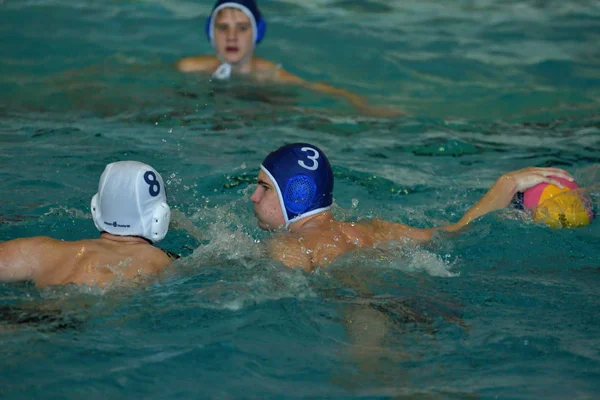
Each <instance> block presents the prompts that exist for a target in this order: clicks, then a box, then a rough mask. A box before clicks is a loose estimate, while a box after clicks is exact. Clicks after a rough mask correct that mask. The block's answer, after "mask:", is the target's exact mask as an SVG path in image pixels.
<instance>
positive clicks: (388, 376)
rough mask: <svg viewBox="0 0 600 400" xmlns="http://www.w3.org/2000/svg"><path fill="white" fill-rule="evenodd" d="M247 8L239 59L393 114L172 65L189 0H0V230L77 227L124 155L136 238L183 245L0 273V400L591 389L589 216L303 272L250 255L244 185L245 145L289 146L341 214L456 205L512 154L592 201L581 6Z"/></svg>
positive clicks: (588, 49)
mask: <svg viewBox="0 0 600 400" xmlns="http://www.w3.org/2000/svg"><path fill="white" fill-rule="evenodd" d="M259 4H260V7H261V9H262V11H263V13H264V15H265V18H266V19H267V23H268V31H267V36H266V38H265V40H264V42H263V43H261V44H260V46H259V47H258V49H257V54H258V55H259V56H261V57H264V58H267V59H269V60H272V61H274V62H278V63H281V64H282V65H283V66H284V68H285V69H286V70H288V71H290V72H291V73H294V74H296V75H299V76H301V77H303V78H304V79H307V80H310V81H323V82H327V83H329V84H332V85H334V86H336V87H342V88H346V89H349V90H352V91H354V92H356V93H359V94H361V95H363V96H365V97H367V98H368V99H369V101H370V103H372V104H374V105H382V106H391V107H396V108H400V109H402V110H403V111H404V112H405V113H406V115H405V116H404V117H400V118H372V117H367V116H362V115H359V114H357V113H356V111H355V110H353V109H352V108H351V107H350V106H349V105H347V104H346V103H345V102H344V101H342V100H339V99H335V98H331V97H329V96H325V95H321V94H316V93H312V92H309V91H306V90H303V89H299V88H295V87H289V86H281V85H259V84H256V83H252V82H247V81H244V80H241V79H234V80H232V81H231V82H227V83H223V82H211V81H210V79H209V78H208V77H207V76H204V75H197V74H182V73H179V72H177V71H176V70H175V68H174V63H175V61H176V60H177V59H178V58H180V57H183V56H188V55H194V54H207V53H210V52H211V48H210V44H209V43H208V41H207V40H206V38H205V37H204V22H205V18H206V16H207V15H208V13H209V12H210V10H211V8H212V3H211V2H208V1H178V0H164V1H158V0H156V1H150V0H147V1H116V0H114V1H97V0H94V1H92V0H88V1H64V0H21V1H14V0H10V1H9V0H0V38H2V40H1V43H2V44H1V46H0V48H1V49H2V52H1V55H0V89H1V92H2V94H3V96H1V97H0V116H1V118H0V143H1V146H2V152H0V194H1V195H0V240H2V241H4V240H9V239H12V238H16V237H22V236H33V235H50V236H53V237H56V238H62V239H65V240H75V239H80V238H83V237H93V236H95V235H97V232H96V230H95V228H94V226H93V223H92V221H91V219H90V218H89V201H90V199H91V197H92V195H93V194H94V193H95V191H96V185H97V181H98V178H99V176H100V174H101V172H102V170H103V168H104V165H105V164H106V163H108V162H112V161H116V160H125V159H135V160H140V161H144V162H147V163H149V164H151V165H153V166H154V167H155V168H157V169H158V170H159V171H160V172H161V173H162V175H163V177H164V178H165V179H166V180H167V186H168V196H169V202H170V204H171V206H172V207H173V209H175V210H176V211H177V212H176V213H175V215H174V218H173V223H172V229H171V231H170V233H169V235H168V236H167V238H166V239H165V241H164V242H163V243H161V245H162V246H163V247H165V248H167V249H169V250H171V251H175V252H178V253H181V254H182V255H183V258H182V259H181V260H179V261H178V262H176V263H175V264H174V265H172V266H170V267H169V268H167V269H166V270H165V272H164V273H163V274H161V275H160V276H159V277H158V278H157V279H156V280H152V281H151V282H150V283H148V284H146V285H143V286H141V287H135V288H131V287H125V288H122V287H121V288H118V287H115V288H109V289H108V290H100V289H98V288H93V287H92V288H88V287H79V288H78V287H65V288H48V289H43V290H40V289H36V288H35V287H33V286H32V285H29V284H1V285H0V315H1V316H2V317H1V319H0V353H1V356H2V360H3V363H2V366H1V367H0V368H1V371H0V397H5V398H15V399H24V398H69V399H70V398H73V399H78V398H81V397H84V396H85V397H86V398H107V397H110V398H126V397H131V396H141V397H144V398H157V399H162V398H218V399H223V398H296V397H313V398H460V399H462V398H536V399H538V398H540V399H541V398H543V399H548V398H555V399H563V398H565V397H570V398H575V399H589V398H595V397H597V393H598V392H599V391H600V385H599V384H598V382H600V380H599V379H598V377H599V374H600V354H599V351H600V342H599V340H598V336H599V333H600V328H599V326H600V324H599V316H598V311H597V310H598V305H599V303H600V301H599V296H598V295H599V291H598V285H599V284H600V274H599V272H600V263H599V256H598V253H599V252H598V249H599V248H600V246H599V245H600V231H599V228H598V226H599V225H598V223H597V221H595V222H594V223H592V224H591V225H589V226H587V227H584V228H579V229H563V230H551V229H549V228H547V227H544V226H539V225H536V224H534V223H533V222H532V221H531V220H530V219H528V218H526V217H524V216H523V215H521V214H519V213H518V212H516V211H513V210H504V211H502V212H497V213H493V214H492V215H488V216H485V217H484V218H482V219H480V220H479V221H477V222H476V223H475V224H473V227H472V228H471V229H470V230H469V231H468V232H466V233H465V234H463V235H461V236H460V237H457V238H453V239H444V238H438V239H436V240H434V241H433V242H432V243H431V244H429V245H427V246H420V247H419V246H408V245H399V244H390V245H389V246H381V247H379V248H377V249H374V250H369V251H362V252H358V253H355V254H350V255H348V256H345V257H342V258H341V259H340V260H338V261H337V262H335V263H334V264H332V265H331V266H329V267H327V268H326V269H323V270H319V271H317V272H316V273H312V274H306V273H304V272H299V271H291V270H287V269H285V268H284V267H283V266H282V265H280V264H278V263H275V262H273V261H271V260H269V259H268V258H267V257H266V256H265V255H264V253H263V250H262V247H261V245H262V243H261V242H262V240H263V239H264V238H265V236H266V235H265V233H264V232H261V231H259V230H258V228H257V227H256V224H255V220H254V218H253V214H252V207H251V204H250V202H249V200H248V196H249V194H250V193H251V190H252V188H253V185H254V182H255V177H256V174H257V167H258V165H259V164H260V162H261V161H262V159H263V158H264V156H265V155H266V154H267V153H268V152H269V151H271V150H272V149H274V148H276V147H277V146H279V145H282V144H285V143H290V142H293V141H307V142H311V143H314V144H316V145H318V146H319V147H321V148H322V149H323V150H324V151H325V152H326V153H327V154H328V156H329V158H330V160H331V162H332V164H333V165H334V171H335V174H336V187H335V192H334V196H335V207H334V212H335V214H336V215H337V216H339V217H340V218H343V219H358V218H363V217H375V216H381V217H383V218H385V219H388V220H393V221H397V222H402V223H406V224H410V225H415V226H419V227H427V226H436V225H439V224H444V223H448V222H451V221H456V220H457V219H458V218H459V217H460V216H461V215H462V213H464V211H465V210H466V209H467V208H468V207H469V206H470V205H472V204H473V203H474V202H475V201H476V200H477V199H478V198H479V197H480V196H481V195H482V194H483V193H485V190H486V189H487V188H488V187H489V186H490V185H491V184H492V183H493V181H494V180H495V179H496V178H497V177H498V176H500V175H501V174H502V173H505V172H508V171H511V170H514V169H518V168H522V167H526V166H530V165H534V166H549V165H553V166H559V167H562V168H565V169H567V170H569V171H570V172H571V173H573V174H574V175H575V177H576V179H577V181H578V182H579V183H580V184H581V185H582V186H587V187H588V188H589V189H588V190H589V194H590V196H591V198H592V199H593V202H594V203H595V204H596V207H598V182H599V181H600V178H599V176H600V167H599V164H600V163H599V160H600V155H599V154H600V135H599V133H600V113H599V110H600V106H599V99H600V96H599V94H600V85H599V83H600V52H599V47H598V45H597V43H598V42H599V39H600V22H599V21H600V19H599V17H600V5H599V3H598V2H597V1H583V0H579V1H571V2H568V3H565V2H559V1H552V0H550V1H534V0H529V1H500V0H480V1H475V0H471V1H466V0H465V1H459V0H453V1H446V2H441V1H432V0H426V1H402V2H399V1H383V0H379V1H375V0H369V1H358V0H356V1H353V0H340V1H329V0H322V1H317V0H307V1H304V2H294V1H282V0H280V1H267V0H259Z"/></svg>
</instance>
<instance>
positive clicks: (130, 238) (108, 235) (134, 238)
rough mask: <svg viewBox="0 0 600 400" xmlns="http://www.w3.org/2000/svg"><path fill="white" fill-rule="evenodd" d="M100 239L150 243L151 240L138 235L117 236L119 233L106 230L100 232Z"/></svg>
mask: <svg viewBox="0 0 600 400" xmlns="http://www.w3.org/2000/svg"><path fill="white" fill-rule="evenodd" d="M100 239H105V240H110V241H113V242H127V243H144V244H151V242H150V241H149V240H148V239H145V238H143V237H140V236H119V235H113V234H111V233H108V232H102V233H101V234H100Z"/></svg>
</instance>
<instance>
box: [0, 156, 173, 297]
mask: <svg viewBox="0 0 600 400" xmlns="http://www.w3.org/2000/svg"><path fill="white" fill-rule="evenodd" d="M91 211H92V218H93V220H94V224H95V225H96V228H98V230H99V231H100V232H101V234H100V238H98V239H89V240H79V241H73V242H65V241H61V240H56V239H53V238H50V237H47V236H37V237H31V238H21V239H14V240H9V241H7V242H4V243H0V282H16V281H31V282H34V283H35V284H36V286H38V287H43V286H48V285H64V284H68V283H75V284H86V285H90V286H91V285H98V286H101V287H102V286H105V285H106V284H109V283H110V282H112V281H113V280H114V279H115V278H116V277H117V276H118V277H119V278H121V279H128V280H130V279H135V278H140V277H141V276H144V275H147V274H154V273H157V272H159V271H160V270H161V269H163V268H164V267H166V266H167V265H168V264H170V263H171V261H172V260H173V255H171V254H167V253H166V252H165V251H163V250H161V249H159V248H158V247H155V246H154V244H155V243H157V242H159V241H160V240H162V239H163V238H164V237H165V235H166V234H167V231H168V228H169V221H170V215H171V214H170V208H169V206H168V204H167V198H166V195H165V186H164V183H163V180H162V177H161V176H160V174H159V173H158V172H157V171H156V170H155V169H154V168H152V167H151V166H149V165H146V164H143V163H141V162H137V161H120V162H115V163H112V164H108V165H107V166H106V168H105V170H104V172H103V174H102V176H101V177H100V182H99V185H98V193H97V194H96V195H95V196H94V197H93V198H92V202H91ZM175 257H176V256H175Z"/></svg>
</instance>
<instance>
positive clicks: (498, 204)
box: [387, 167, 573, 242]
mask: <svg viewBox="0 0 600 400" xmlns="http://www.w3.org/2000/svg"><path fill="white" fill-rule="evenodd" d="M552 176H556V177H559V178H564V179H568V180H570V181H572V180H573V177H572V176H571V175H570V174H569V173H568V172H567V171H565V170H563V169H560V168H537V167H529V168H524V169H520V170H517V171H513V172H509V173H507V174H504V175H502V176H501V177H500V178H498V180H497V181H496V182H495V183H494V184H493V185H492V186H491V187H490V189H489V190H488V191H487V193H486V194H484V195H483V197H482V198H481V199H479V201H477V203H475V204H474V205H473V206H472V207H471V208H469V209H468V210H467V212H466V213H465V214H464V215H463V217H462V218H461V219H460V220H459V221H458V222H456V223H454V224H451V225H446V226H439V227H436V228H428V229H419V228H412V227H410V226H407V225H403V224H396V223H387V224H388V232H390V235H391V238H392V239H393V240H397V239H400V238H410V239H413V240H416V241H418V242H424V241H427V240H430V239H431V236H432V235H433V234H434V233H435V232H436V231H439V230H443V231H446V232H455V231H458V230H459V229H461V228H464V227H465V226H466V225H468V224H470V223H471V222H472V221H473V220H475V219H477V218H479V217H481V216H483V215H485V214H487V213H490V212H492V211H495V210H499V209H502V208H506V207H508V205H509V204H510V203H511V201H512V199H513V197H514V196H515V194H517V192H523V191H525V190H527V189H529V188H531V187H533V186H535V185H537V184H539V183H550V184H553V185H556V186H558V187H560V188H562V187H563V185H562V184H561V183H560V182H559V181H557V180H556V179H553V178H552Z"/></svg>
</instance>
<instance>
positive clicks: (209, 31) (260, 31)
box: [204, 2, 267, 46]
mask: <svg viewBox="0 0 600 400" xmlns="http://www.w3.org/2000/svg"><path fill="white" fill-rule="evenodd" d="M223 8H235V9H238V10H240V11H242V12H243V13H244V14H246V15H247V16H248V18H250V21H251V22H253V23H252V28H253V29H255V31H254V33H253V34H254V44H255V45H256V44H259V43H260V42H261V41H262V40H263V38H264V36H265V33H266V32H267V22H266V21H265V20H264V19H263V18H262V16H261V17H259V18H258V20H256V19H255V17H254V14H253V13H252V12H251V11H250V10H249V9H248V8H247V7H245V6H243V5H240V4H237V3H234V2H231V3H224V4H222V5H220V6H219V7H217V8H215V9H214V10H213V12H212V13H211V15H210V16H209V17H208V18H207V19H206V24H205V25H204V32H205V33H206V37H207V38H208V41H209V42H211V44H212V45H213V46H214V43H213V29H214V18H215V17H216V16H217V14H218V13H219V11H221V10H222V9H223Z"/></svg>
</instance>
